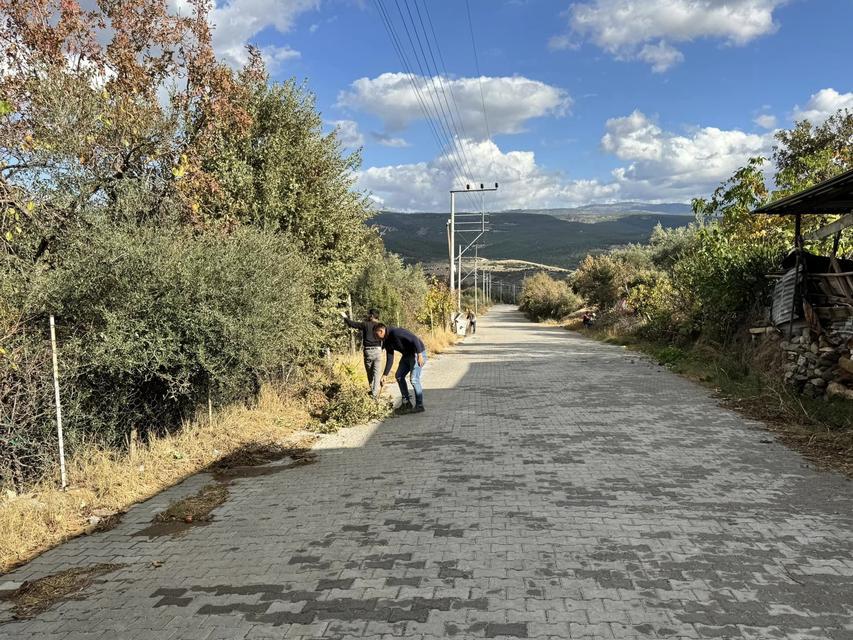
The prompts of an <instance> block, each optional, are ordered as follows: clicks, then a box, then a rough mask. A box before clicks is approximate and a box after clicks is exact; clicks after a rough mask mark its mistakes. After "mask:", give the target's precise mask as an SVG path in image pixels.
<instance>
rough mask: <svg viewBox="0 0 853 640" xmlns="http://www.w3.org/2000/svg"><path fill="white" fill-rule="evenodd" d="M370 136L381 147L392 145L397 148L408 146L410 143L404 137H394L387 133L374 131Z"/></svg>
mask: <svg viewBox="0 0 853 640" xmlns="http://www.w3.org/2000/svg"><path fill="white" fill-rule="evenodd" d="M370 136H371V137H372V138H373V139H374V140H375V141H376V142H378V143H379V144H381V145H382V146H383V147H394V148H397V149H400V148H403V147H410V146H412V145H410V144H409V142H408V141H407V140H406V139H404V138H396V137H394V136H390V135H388V134H387V133H379V132H377V131H374V132H372V133H371V134H370Z"/></svg>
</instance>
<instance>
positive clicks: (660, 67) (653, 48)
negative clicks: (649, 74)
mask: <svg viewBox="0 0 853 640" xmlns="http://www.w3.org/2000/svg"><path fill="white" fill-rule="evenodd" d="M637 57H638V58H639V59H640V60H642V61H643V62H647V63H648V64H650V65H652V71H654V72H655V73H663V72H664V71H666V70H667V69H669V68H670V67H674V66H675V65H677V64H678V63H679V62H682V61H683V60H684V54H683V53H681V51H679V50H678V49H676V48H674V47H671V46H670V45H668V44H667V43H666V42H664V41H663V40H661V41H660V42H658V43H657V44H646V45H643V47H642V49H640V50H639V51H638V52H637Z"/></svg>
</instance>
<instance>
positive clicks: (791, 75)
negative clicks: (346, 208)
mask: <svg viewBox="0 0 853 640" xmlns="http://www.w3.org/2000/svg"><path fill="white" fill-rule="evenodd" d="M173 1H175V2H178V3H180V2H182V1H183V0H173ZM467 4H468V6H470V16H471V19H470V21H469V18H468V12H467V8H466V2H465V0H217V4H216V8H215V10H214V12H213V15H212V18H211V20H212V22H213V23H214V45H215V47H216V49H217V51H218V53H219V54H220V55H221V56H222V57H223V58H224V59H225V60H227V61H228V62H229V63H231V64H233V65H239V64H240V63H241V62H242V61H244V60H245V48H244V47H245V45H246V44H247V43H252V44H255V45H257V46H259V47H260V48H261V50H262V51H263V53H264V56H265V59H266V60H267V64H268V66H269V69H270V71H271V76H272V79H273V80H285V79H287V78H290V77H296V78H297V79H300V80H303V79H304V80H307V82H308V85H309V87H310V88H311V90H312V91H313V92H314V93H315V94H316V98H317V107H318V109H319V110H320V111H321V113H322V116H323V120H324V122H325V123H326V126H327V128H328V130H332V129H334V128H337V129H338V135H339V136H340V139H341V141H342V142H343V143H344V144H345V145H346V148H347V149H348V150H357V149H361V153H362V158H363V163H362V167H361V169H360V170H359V172H358V174H357V186H358V188H360V189H363V190H365V191H367V192H368V193H369V194H370V196H371V197H372V198H373V199H374V200H375V201H376V203H377V206H378V207H380V208H385V209H392V210H400V211H447V209H448V206H449V197H448V191H449V190H450V189H451V188H461V187H463V185H464V184H466V183H473V184H479V183H481V182H482V183H494V182H498V183H499V184H500V188H499V190H498V191H497V192H495V193H491V194H489V195H488V201H487V204H486V206H487V207H488V208H489V209H491V210H500V209H508V208H526V209H534V208H553V207H572V206H579V205H583V204H587V203H599V202H614V201H626V200H636V201H646V202H689V201H690V199H691V198H693V197H697V196H707V195H708V194H709V193H710V192H711V191H713V189H714V188H715V187H716V185H717V184H719V182H720V181H722V180H724V179H725V178H727V177H728V176H730V175H731V174H732V173H733V172H734V171H735V170H736V169H737V168H738V167H740V166H742V165H743V164H744V163H745V162H746V160H747V159H748V158H749V157H751V156H755V155H762V154H763V155H765V156H766V155H769V154H770V153H772V146H773V144H774V138H773V133H774V131H776V130H778V129H779V128H787V127H790V126H791V125H792V123H793V122H794V121H795V120H799V119H803V118H805V119H809V120H810V121H812V122H814V123H820V122H822V121H823V120H824V119H825V118H826V117H827V116H828V115H830V114H831V113H834V112H835V111H836V110H837V109H839V108H850V109H851V110H853V74H851V71H850V62H849V61H850V60H851V59H853V38H850V35H849V29H850V25H853V0H579V1H577V2H570V1H568V0H468V3H467ZM382 10H384V11H385V14H384V16H385V17H387V19H388V20H389V21H390V23H391V33H390V34H389V30H388V28H387V27H386V24H385V22H384V21H383V13H382ZM472 32H473V42H474V43H476V49H475V47H474V45H473V43H472ZM395 39H396V40H395ZM395 42H396V44H397V45H398V48H399V49H401V50H402V51H403V52H404V57H405V61H401V58H400V56H399V55H398V52H397V49H396V48H395ZM421 47H422V48H423V49H421ZM475 53H476V55H475ZM416 61H417V62H416ZM406 62H407V63H408V68H407V64H406ZM478 68H479V73H478ZM408 71H411V73H407V72H408ZM419 101H422V102H423V103H424V104H426V105H427V109H428V110H429V111H430V112H431V113H432V118H431V120H428V119H427V118H426V117H425V116H424V113H423V109H422V108H421V106H420V104H419ZM484 107H485V109H484ZM484 112H485V115H484ZM468 199H469V200H470V201H471V204H470V206H475V205H476V206H480V205H479V196H470V197H468ZM474 200H476V201H477V202H474ZM462 206H465V205H462Z"/></svg>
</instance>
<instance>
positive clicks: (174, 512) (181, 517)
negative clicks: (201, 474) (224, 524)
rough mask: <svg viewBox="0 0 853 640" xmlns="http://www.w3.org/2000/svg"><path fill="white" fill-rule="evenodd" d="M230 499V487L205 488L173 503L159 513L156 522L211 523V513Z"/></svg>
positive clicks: (213, 485)
mask: <svg viewBox="0 0 853 640" xmlns="http://www.w3.org/2000/svg"><path fill="white" fill-rule="evenodd" d="M227 499H228V487H227V486H225V485H224V484H222V483H221V482H212V483H210V484H206V485H205V486H203V487H202V488H201V489H200V490H199V492H198V493H196V494H195V495H192V496H187V497H186V498H182V499H181V500H178V501H177V502H173V503H172V504H170V505H169V506H168V508H167V509H166V510H165V511H163V512H161V513H158V514H157V516H156V517H155V518H154V522H155V523H157V522H187V523H190V522H209V521H210V520H212V519H213V516H212V515H211V512H212V511H213V510H214V509H216V507H218V506H221V505H222V504H223V503H224V502H225V501H226V500H227Z"/></svg>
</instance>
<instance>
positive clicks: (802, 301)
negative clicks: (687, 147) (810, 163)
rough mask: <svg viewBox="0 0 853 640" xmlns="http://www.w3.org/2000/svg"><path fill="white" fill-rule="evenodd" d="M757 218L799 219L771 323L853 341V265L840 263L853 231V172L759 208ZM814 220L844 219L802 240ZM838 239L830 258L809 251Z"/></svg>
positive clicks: (775, 293)
mask: <svg viewBox="0 0 853 640" xmlns="http://www.w3.org/2000/svg"><path fill="white" fill-rule="evenodd" d="M752 213H753V214H762V215H780V216H794V218H795V225H794V229H795V230H794V238H793V242H794V247H793V249H792V251H791V253H790V254H789V255H788V256H787V257H786V258H785V260H784V262H783V263H782V268H783V272H782V273H781V274H775V277H776V284H775V286H774V290H773V304H772V307H771V319H772V322H773V324H774V325H775V326H777V327H779V326H782V325H786V326H787V329H788V334H789V335H790V334H791V332H792V330H793V329H794V328H795V325H796V324H802V325H803V326H809V327H810V328H811V329H812V330H813V331H815V332H816V333H817V334H820V333H822V332H823V331H824V330H825V329H830V328H831V329H832V330H833V332H837V333H840V334H842V335H846V336H853V261H851V260H846V259H844V258H841V257H839V256H838V255H837V254H838V248H839V243H840V240H841V234H842V232H843V231H844V229H846V228H848V227H851V226H853V170H851V171H846V172H844V173H842V174H840V175H838V176H835V177H834V178H831V179H829V180H825V181H824V182H821V183H820V184H817V185H815V186H813V187H811V188H809V189H806V190H804V191H801V192H799V193H795V194H794V195H791V196H787V197H785V198H781V199H779V200H776V201H775V202H772V203H770V204H768V205H765V206H763V207H759V208H758V209H756V210H755V211H753V212H752ZM809 215H821V216H827V215H838V216H839V217H838V218H837V219H836V220H834V221H832V222H830V223H828V224H826V225H824V226H822V227H821V228H819V229H818V230H817V231H814V232H812V233H809V234H806V235H803V233H802V231H801V229H802V219H803V216H809ZM830 237H831V238H833V244H832V249H831V251H830V252H829V255H828V256H821V255H816V254H814V253H811V252H809V251H808V250H807V248H806V247H807V245H808V244H809V243H812V242H815V241H817V240H821V239H823V238H830Z"/></svg>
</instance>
